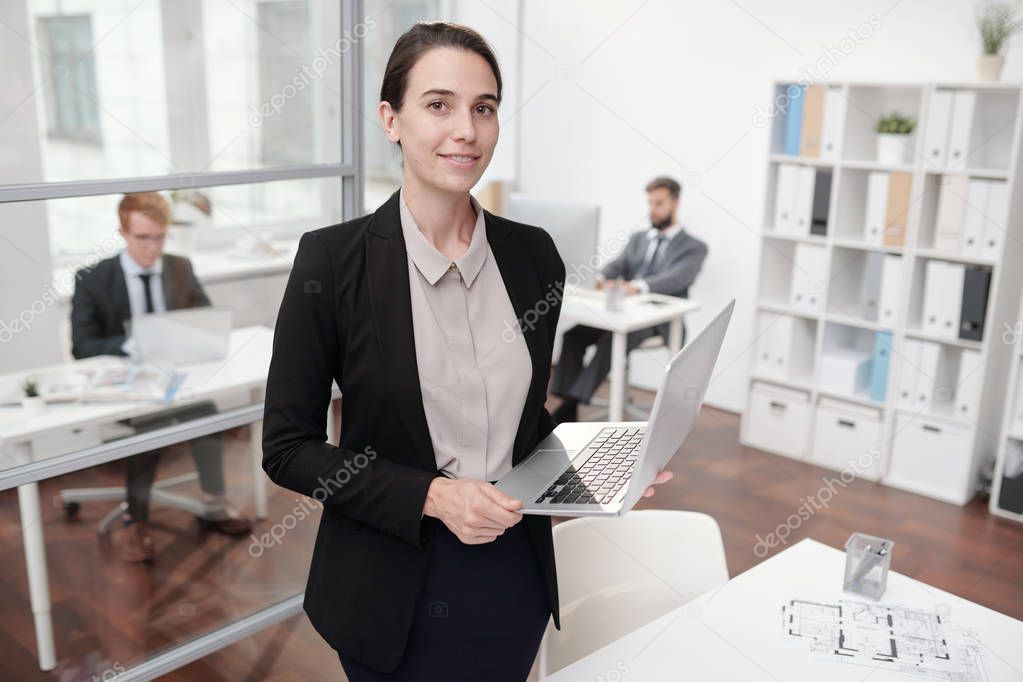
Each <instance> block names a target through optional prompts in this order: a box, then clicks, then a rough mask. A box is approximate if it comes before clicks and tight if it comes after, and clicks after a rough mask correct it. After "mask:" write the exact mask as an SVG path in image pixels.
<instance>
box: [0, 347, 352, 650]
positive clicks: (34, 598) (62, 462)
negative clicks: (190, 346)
mask: <svg viewBox="0 0 1023 682" xmlns="http://www.w3.org/2000/svg"><path fill="white" fill-rule="evenodd" d="M272 346H273V330H272V329H268V328H266V327H244V328H241V329H235V330H234V331H232V333H231V344H230V350H229V351H228V355H227V358H226V359H225V360H222V361H216V362H206V363H201V364H196V365H189V366H186V367H181V368H179V369H180V370H181V371H183V372H186V373H187V376H186V378H185V381H184V383H183V384H182V386H181V389H180V390H179V394H178V395H179V396H180V397H179V399H178V400H175V401H174V402H173V403H171V404H172V405H180V404H183V403H187V402H192V401H198V400H216V401H217V404H218V409H221V410H224V409H228V410H229V409H231V408H237V407H239V406H240V407H241V408H243V409H242V411H243V412H247V416H246V415H243V416H242V417H241V418H240V419H235V420H233V421H231V422H228V423H227V425H226V426H225V427H224V428H230V427H232V426H236V425H238V424H239V423H255V422H258V421H259V420H261V419H262V406H263V393H264V390H265V387H266V377H267V371H268V369H269V366H270V353H271V350H272ZM79 362H89V360H82V361H79ZM31 373H32V371H31V370H30V371H27V372H21V373H19V374H31ZM166 407H167V405H163V404H154V403H140V402H117V403H100V404H73V403H72V404H55V405H48V406H47V408H46V412H44V413H43V414H41V415H39V416H37V417H33V418H31V419H26V418H25V416H24V413H23V410H22V408H21V407H20V406H4V407H0V453H2V454H3V459H2V461H0V489H3V488H6V487H9V486H6V485H2V479H3V477H4V473H5V471H6V470H11V471H10V472H7V473H14V472H15V470H17V469H18V468H19V467H22V468H23V467H25V466H26V465H28V466H32V465H38V464H44V465H45V464H47V463H50V464H53V465H55V466H60V471H59V473H66V472H68V471H74V470H76V469H81V468H86V467H87V466H92V465H94V464H96V463H99V462H102V461H110V460H113V459H118V458H119V457H123V456H125V455H124V454H123V453H119V452H118V448H119V446H120V445H121V443H120V442H119V441H112V442H110V443H106V444H103V442H102V441H103V438H104V437H105V436H108V435H109V434H110V430H111V429H115V428H116V422H117V421H118V420H121V419H125V418H127V417H134V416H139V415H142V414H149V413H153V412H157V411H159V410H162V409H165V408H166ZM245 407H248V408H249V409H247V410H245V409H244V408H245ZM214 419H215V418H214ZM209 420H210V418H207V419H205V420H203V421H209ZM189 426H190V425H189V424H187V423H185V424H181V425H179V427H180V428H177V429H174V430H175V431H176V435H172V436H170V437H167V438H165V439H164V444H169V443H173V442H184V441H186V440H189V439H190V438H192V437H193V436H194V435H201V434H195V432H194V429H190V428H189ZM331 432H332V433H333V430H332V431H331ZM251 439H252V442H251V445H250V450H251V452H252V455H253V457H252V479H253V480H252V483H253V496H254V506H255V513H256V516H257V517H258V518H266V514H267V487H266V476H265V475H264V474H263V470H262V443H261V439H262V434H261V429H259V428H257V427H256V426H254V427H253V429H252V436H251ZM90 449H91V451H92V454H93V455H94V456H92V457H90V458H88V459H84V460H83V459H78V458H76V457H75V455H76V454H77V453H80V452H81V451H89V450H90ZM50 475H56V474H55V473H50V474H45V473H44V474H40V475H38V476H31V477H29V480H28V482H25V483H21V484H19V485H18V505H19V510H20V513H21V527H22V535H23V537H24V542H25V563H26V568H27V570H28V583H29V593H30V600H31V604H32V612H33V615H34V618H35V629H36V643H37V648H38V653H39V665H40V668H41V669H43V670H52V669H53V668H54V667H55V666H56V652H55V647H54V641H53V621H52V618H51V615H50V590H49V582H48V579H47V566H46V551H45V547H46V545H45V540H44V538H43V522H42V515H41V512H40V503H39V486H38V480H40V479H43V478H47V477H48V476H50Z"/></svg>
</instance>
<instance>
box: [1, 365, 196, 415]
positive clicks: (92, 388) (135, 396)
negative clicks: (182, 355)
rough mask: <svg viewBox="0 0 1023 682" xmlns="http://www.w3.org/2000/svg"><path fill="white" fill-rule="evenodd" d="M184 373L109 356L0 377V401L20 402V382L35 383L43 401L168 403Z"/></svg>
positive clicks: (180, 382)
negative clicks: (0, 378) (79, 363)
mask: <svg viewBox="0 0 1023 682" xmlns="http://www.w3.org/2000/svg"><path fill="white" fill-rule="evenodd" d="M185 376H186V374H185V373H184V372H178V371H173V372H168V371H166V370H164V369H162V368H160V367H157V366H156V365H154V364H152V363H131V362H126V361H124V360H122V359H119V358H116V357H113V356H111V357H110V358H97V359H96V360H95V361H93V362H88V363H81V366H65V367H60V368H56V369H46V370H39V371H37V372H27V373H25V374H24V375H22V376H20V377H17V378H15V377H4V378H3V379H2V382H3V383H2V384H0V404H4V405H11V404H14V405H16V404H18V403H19V402H20V401H21V395H22V391H21V383H22V382H23V381H25V380H26V379H31V380H33V381H35V382H36V385H37V388H38V390H39V395H40V396H42V397H43V398H44V399H45V400H46V402H47V403H103V402H123V401H152V402H161V403H169V402H171V401H172V400H173V399H174V396H175V395H177V392H178V390H179V389H180V388H181V385H182V383H184V380H185Z"/></svg>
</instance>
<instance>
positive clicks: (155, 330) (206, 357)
mask: <svg viewBox="0 0 1023 682" xmlns="http://www.w3.org/2000/svg"><path fill="white" fill-rule="evenodd" d="M231 319H232V315H231V309H230V308H213V307H210V306H203V307H199V308H181V309H178V310H168V311H167V312H163V313H149V314H148V315H139V316H136V317H133V318H132V319H131V325H130V329H129V334H131V336H132V337H133V338H134V339H135V347H136V348H137V349H138V350H139V352H140V354H141V356H142V358H143V359H144V360H148V361H150V362H154V363H156V364H158V365H169V366H180V365H192V364H197V363H200V362H211V361H214V360H223V359H224V358H226V357H227V351H228V349H229V348H230V344H231Z"/></svg>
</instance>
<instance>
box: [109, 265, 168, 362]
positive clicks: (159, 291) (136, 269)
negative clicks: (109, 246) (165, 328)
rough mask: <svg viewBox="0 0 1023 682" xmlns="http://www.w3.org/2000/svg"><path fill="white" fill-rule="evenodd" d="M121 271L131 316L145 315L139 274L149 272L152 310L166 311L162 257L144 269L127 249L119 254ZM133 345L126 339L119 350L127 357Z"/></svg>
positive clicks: (143, 294) (142, 287)
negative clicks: (126, 289)
mask: <svg viewBox="0 0 1023 682" xmlns="http://www.w3.org/2000/svg"><path fill="white" fill-rule="evenodd" d="M120 261H121V270H123V271H124V283H125V284H126V285H127V286H128V304H129V305H130V306H131V316H132V317H137V316H139V315H145V314H146V290H145V285H144V284H142V278H141V277H139V275H140V274H142V273H145V272H149V273H152V274H153V276H152V277H150V278H149V293H150V295H151V296H152V298H153V309H154V310H155V312H158V313H162V312H165V311H166V310H167V301H166V299H165V298H164V295H163V279H162V276H163V256H162V255H161V256H160V257H159V258H157V259H156V262H155V263H153V266H152V267H150V268H144V267H142V266H141V265H139V264H138V263H136V262H135V259H134V258H132V257H131V256H129V255H128V251H127V249H125V250H123V251H121V254H120ZM133 348H134V345H133V344H132V339H131V337H128V338H127V339H126V340H125V342H124V343H123V344H121V350H122V351H124V352H125V353H127V354H128V355H131V354H132V350H133Z"/></svg>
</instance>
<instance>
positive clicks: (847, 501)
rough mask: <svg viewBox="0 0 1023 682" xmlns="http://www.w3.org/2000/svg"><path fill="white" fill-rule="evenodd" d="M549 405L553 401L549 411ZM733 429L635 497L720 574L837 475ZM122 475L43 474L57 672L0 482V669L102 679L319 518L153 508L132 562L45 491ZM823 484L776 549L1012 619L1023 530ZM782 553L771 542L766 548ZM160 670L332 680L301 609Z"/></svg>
mask: <svg viewBox="0 0 1023 682" xmlns="http://www.w3.org/2000/svg"><path fill="white" fill-rule="evenodd" d="M556 405H557V399H552V400H551V402H550V404H549V407H552V408H553V407H554V406H556ZM582 416H583V417H584V418H585V416H586V412H585V411H584V413H583V415H582ZM738 429H739V418H738V417H737V416H736V415H734V414H730V413H727V412H722V411H719V410H714V409H705V410H704V411H703V413H702V414H701V416H700V419H699V422H698V426H697V428H696V429H695V430H694V432H693V434H692V435H691V437H690V438H689V439H688V440H687V441H686V443H685V445H684V446H683V449H682V453H681V454H680V455H679V456H676V457H675V458H674V460H672V463H671V465H670V468H671V470H672V471H674V472H675V479H674V480H673V481H672V482H670V483H668V484H666V485H664V486H661V487H660V488H659V490H658V494H657V495H656V496H655V497H654V498H652V499H651V500H646V501H643V502H641V504H640V507H641V508H642V507H656V508H666V509H687V510H695V511H701V512H705V513H707V514H710V515H711V516H713V517H714V518H715V519H717V521H718V523H719V524H720V526H721V532H722V535H723V537H724V542H725V549H726V554H727V557H728V568H729V573H730V575H732V576H734V575H737V574H739V573H741V572H743V571H745V570H747V569H748V568H750V567H751V566H753V565H755V564H757V563H758V562H760V561H762V560H763V558H762V557H760V556H758V552H757V551H756V547H757V542H758V536H760V537H766V536H767V535H768V534H769V533H771V532H772V531H774V530H775V529H776V528H777V527H778V526H779V525H784V524H786V520H787V519H788V520H789V521H791V519H790V518H789V517H790V515H792V514H796V513H797V510H798V509H799V507H800V506H801V505H804V504H806V500H807V496H809V495H818V494H819V491H820V490H821V489H822V488H823V487H824V486H825V482H824V479H826V478H834V477H836V474H835V473H834V472H831V471H828V470H824V469H819V468H816V467H813V466H810V465H807V464H803V463H801V462H796V461H793V460H789V459H786V458H783V457H778V456H774V455H769V454H765V453H762V452H760V451H757V450H753V449H750V448H745V447H742V446H740V445H739V443H738ZM234 436H235V437H234V438H232V439H230V441H229V448H228V457H227V461H228V462H229V473H228V478H229V485H230V486H231V488H232V490H233V491H235V492H237V494H238V495H239V496H244V494H245V490H246V485H247V478H246V476H247V471H248V464H247V461H246V457H247V456H248V455H247V453H246V451H245V443H246V442H247V439H246V437H245V433H244V429H243V430H240V431H239V432H236V433H235V434H234ZM167 460H168V462H167V465H166V467H165V468H163V469H161V477H162V476H165V475H167V474H174V473H179V472H182V471H187V470H188V468H189V466H190V458H189V457H188V456H187V455H186V454H185V453H182V452H178V453H176V456H171V457H168V458H167ZM119 472H120V469H119V467H118V466H117V465H109V466H104V467H98V468H96V469H92V470H89V471H86V472H80V473H77V474H73V475H70V476H65V477H62V478H60V479H56V480H51V481H46V482H45V483H43V484H42V495H43V500H44V507H43V509H44V517H45V529H46V540H47V554H48V558H49V562H50V567H51V570H50V589H51V592H52V596H53V602H54V618H55V622H56V640H57V654H58V659H59V667H58V669H57V670H56V671H54V672H53V673H49V674H43V673H40V672H39V671H38V669H37V668H36V661H35V654H34V650H35V637H34V634H33V627H32V619H31V615H30V611H29V603H28V590H27V585H26V577H25V567H24V553H23V549H22V542H21V528H20V524H19V520H18V508H17V496H16V494H15V492H14V491H6V492H3V493H0V552H2V556H3V557H4V561H3V569H2V571H0V623H3V625H2V626H0V680H92V679H94V677H93V676H96V677H95V679H112V678H113V676H114V674H115V673H116V672H118V671H119V670H122V669H124V668H125V667H128V666H130V665H132V664H134V663H137V662H138V661H139V660H141V659H142V658H143V657H144V656H145V655H146V654H147V653H152V652H155V651H158V650H160V649H163V648H165V647H167V646H171V645H173V644H177V643H181V642H184V641H186V640H187V639H189V638H190V637H193V636H195V635H197V634H200V633H201V632H203V631H205V630H207V629H209V628H211V627H213V626H215V625H217V624H220V623H223V622H225V621H226V620H228V619H231V618H237V617H240V616H241V615H243V614H246V613H250V612H252V611H253V610H255V609H257V608H259V607H261V606H265V605H269V604H271V603H273V602H274V601H276V600H278V599H280V598H283V597H285V596H287V595H289V594H294V593H295V592H298V591H300V590H301V589H302V588H303V586H304V579H305V576H306V571H307V568H308V562H309V556H310V553H311V550H312V543H313V538H314V536H315V532H316V523H317V517H318V513H317V514H315V515H314V516H311V517H308V518H305V519H301V520H300V519H297V516H298V514H297V513H296V512H295V507H296V506H299V505H300V504H301V503H302V501H301V500H300V499H299V498H298V496H296V495H294V494H292V493H290V492H288V491H284V490H280V489H277V490H275V491H274V493H273V494H272V497H271V506H270V516H269V519H268V521H266V522H264V523H263V524H262V526H261V528H262V531H263V532H266V530H267V529H269V527H270V526H272V525H273V524H274V523H277V522H279V521H281V520H282V519H283V518H284V517H285V516H286V515H288V514H291V515H292V517H293V518H294V519H296V521H297V522H296V523H295V524H290V525H293V527H292V528H290V529H288V530H287V532H286V534H285V535H284V536H283V537H282V538H281V544H280V546H273V547H270V548H264V550H263V551H262V552H259V549H260V548H258V547H252V545H251V541H250V540H249V539H241V540H230V539H226V538H223V537H220V536H215V535H206V534H203V533H201V532H200V531H199V529H198V527H197V525H196V524H195V523H194V521H193V520H191V519H190V518H189V517H188V515H187V514H185V513H183V512H178V511H175V510H167V509H159V508H154V515H153V520H154V522H155V523H156V541H157V545H158V557H157V561H156V563H155V564H154V565H153V566H152V567H148V568H145V567H139V566H129V565H122V564H120V563H119V562H117V561H116V560H114V559H112V558H111V557H110V556H109V553H108V552H107V551H106V549H105V548H104V547H103V546H102V545H101V544H100V543H98V542H97V536H96V534H95V531H94V524H95V522H96V521H97V520H98V519H99V517H100V516H102V513H103V512H104V511H105V510H106V509H107V508H108V505H106V504H92V505H87V506H86V507H84V508H83V510H82V513H81V518H80V519H78V520H77V521H73V522H68V521H66V520H65V519H64V518H63V514H62V511H61V510H60V509H59V508H58V507H57V506H55V505H53V504H50V503H49V502H48V501H50V500H53V499H54V496H55V495H56V494H57V493H58V491H59V490H60V489H61V488H67V487H81V486H89V485H117V484H119V482H120V473H119ZM832 487H833V488H834V489H835V490H836V494H834V496H833V497H832V499H831V500H830V502H829V504H828V507H827V508H822V509H820V510H819V511H816V513H815V514H813V515H812V516H811V517H810V518H809V519H807V520H805V521H804V520H801V519H800V520H799V521H800V523H798V524H797V523H795V522H793V523H792V525H794V526H798V527H796V528H795V529H794V530H793V531H792V533H791V536H790V537H789V538H788V544H792V543H794V542H797V541H799V540H800V539H802V538H805V537H812V538H814V539H816V540H819V541H821V542H824V543H826V544H828V545H831V546H833V547H838V548H841V547H842V545H843V543H844V542H845V540H846V538H847V537H848V536H849V534H850V533H852V532H853V531H862V532H866V533H871V534H878V535H882V536H885V537H889V538H892V539H894V540H895V541H896V543H897V546H896V549H895V552H894V558H893V566H894V569H895V570H897V571H899V572H901V573H905V574H907V575H910V576H912V577H914V578H917V579H919V580H922V581H924V582H927V583H930V584H932V585H935V586H937V587H940V588H941V589H944V590H948V591H949V592H952V593H955V594H957V595H960V596H962V597H965V598H967V599H970V600H972V601H976V602H979V603H981V604H984V605H986V606H988V607H990V608H992V609H994V610H996V611H1001V612H1002V613H1006V614H1008V615H1010V616H1013V617H1015V618H1021V619H1023V526H1021V525H1019V524H1015V523H1012V522H1009V521H1005V520H1002V519H998V518H996V517H993V516H991V515H989V514H988V512H987V508H986V506H985V505H984V503H982V502H980V501H975V502H973V503H971V504H969V505H967V506H966V507H964V508H959V507H955V506H952V505H948V504H944V503H941V502H936V501H934V500H930V499H928V498H924V497H919V496H916V495H913V494H910V493H904V492H901V491H898V490H895V489H892V488H887V487H884V486H881V485H878V484H875V483H870V482H867V481H860V480H854V481H852V482H851V483H850V484H849V485H848V486H843V485H841V483H839V484H834V483H832ZM796 518H797V519H798V517H796ZM250 549H251V551H250ZM782 549H783V546H779V547H776V548H774V549H771V550H770V551H769V553H768V554H767V556H770V555H771V554H773V553H775V552H777V551H781V550H782ZM760 553H762V552H760ZM257 554H258V556H257ZM837 579H839V576H836V580H837ZM104 674H105V676H104ZM162 679H164V680H173V681H183V680H202V681H204V682H213V681H219V680H223V681H225V682H226V681H231V682H236V681H238V680H245V681H252V682H255V681H256V680H273V681H275V682H291V681H298V680H314V679H315V680H344V679H345V677H344V674H343V673H342V672H341V670H340V666H339V664H338V659H337V656H336V654H335V653H334V652H333V651H332V650H331V649H330V648H329V647H327V645H325V644H324V643H323V642H322V641H321V640H320V639H319V637H318V636H317V635H316V633H315V632H314V631H313V629H312V628H311V627H310V625H309V623H308V621H307V620H306V619H305V617H304V616H298V617H295V618H293V619H291V620H290V621H288V622H286V623H283V624H281V625H279V626H276V627H274V628H271V629H269V630H266V631H264V632H262V633H260V634H258V635H257V636H254V637H251V638H249V639H247V640H245V641H243V642H240V643H238V644H235V645H233V646H231V647H228V648H227V649H224V650H222V651H220V652H218V653H216V654H214V655H211V656H209V657H207V658H205V659H203V660H201V661H198V662H196V663H193V664H191V665H189V666H187V667H185V668H183V669H181V670H178V671H176V672H175V673H173V674H170V675H167V676H165V677H164V678H162Z"/></svg>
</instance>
